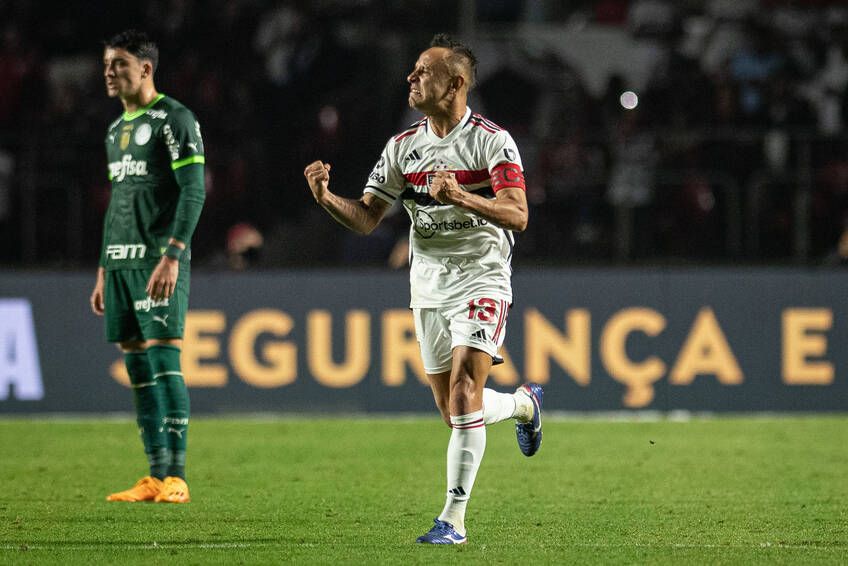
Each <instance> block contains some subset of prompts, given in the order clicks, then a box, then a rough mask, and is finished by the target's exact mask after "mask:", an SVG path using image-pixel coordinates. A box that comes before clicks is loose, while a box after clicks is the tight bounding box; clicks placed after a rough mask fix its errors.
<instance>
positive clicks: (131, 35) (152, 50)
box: [103, 29, 159, 71]
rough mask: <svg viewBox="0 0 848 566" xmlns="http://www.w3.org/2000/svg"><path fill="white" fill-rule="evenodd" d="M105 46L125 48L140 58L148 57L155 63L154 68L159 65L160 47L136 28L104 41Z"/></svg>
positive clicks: (151, 62)
mask: <svg viewBox="0 0 848 566" xmlns="http://www.w3.org/2000/svg"><path fill="white" fill-rule="evenodd" d="M103 45H104V46H105V47H114V48H118V49H125V50H127V51H128V52H129V53H131V54H133V55H134V56H136V57H138V58H139V59H147V60H148V61H150V64H151V65H153V70H154V71H155V70H156V67H157V66H158V65H159V47H158V46H157V45H156V42H155V41H153V40H152V39H150V37H148V35H147V34H146V33H144V32H143V31H138V30H136V29H128V30H124V31H122V32H121V33H118V34H115V35H113V36H112V37H111V38H109V39H108V40H106V41H104V42H103Z"/></svg>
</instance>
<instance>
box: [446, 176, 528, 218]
mask: <svg viewBox="0 0 848 566" xmlns="http://www.w3.org/2000/svg"><path fill="white" fill-rule="evenodd" d="M430 196H431V197H433V198H434V199H436V200H437V201H439V202H440V203H442V204H453V205H456V206H460V207H462V208H465V209H466V210H470V211H471V212H474V213H475V214H477V215H478V216H480V217H482V218H485V219H486V220H488V221H489V222H492V223H493V224H495V225H496V226H499V227H501V228H505V229H507V230H512V231H514V232H523V231H524V229H525V228H527V218H528V211H527V195H526V194H525V193H524V191H523V190H522V189H520V188H518V187H505V188H503V189H501V190H499V191H498V192H497V193H496V195H495V199H494V200H491V199H487V198H483V197H481V196H479V195H475V194H473V193H469V192H467V191H464V190H462V188H461V187H460V186H459V183H457V181H456V177H455V176H454V174H453V173H449V172H447V171H438V172H436V175H435V178H434V179H433V182H432V184H431V185H430Z"/></svg>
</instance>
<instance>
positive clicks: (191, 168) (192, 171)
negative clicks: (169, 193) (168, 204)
mask: <svg viewBox="0 0 848 566" xmlns="http://www.w3.org/2000/svg"><path fill="white" fill-rule="evenodd" d="M174 176H175V177H176V179H177V185H179V187H180V198H179V200H178V201H177V212H176V214H175V216H174V232H173V234H171V235H172V236H173V237H174V238H176V239H177V240H179V241H181V242H185V244H186V245H188V244H189V242H191V235H192V234H194V228H195V227H196V226H197V221H198V220H199V219H200V211H201V210H202V209H203V201H204V200H206V189H205V187H204V166H203V163H192V164H190V165H186V166H185V167H180V168H179V169H176V170H175V171H174Z"/></svg>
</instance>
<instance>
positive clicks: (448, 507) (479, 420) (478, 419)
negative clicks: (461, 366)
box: [439, 391, 509, 536]
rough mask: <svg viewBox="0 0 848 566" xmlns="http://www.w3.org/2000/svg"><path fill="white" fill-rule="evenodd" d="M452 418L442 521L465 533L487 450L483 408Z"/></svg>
mask: <svg viewBox="0 0 848 566" xmlns="http://www.w3.org/2000/svg"><path fill="white" fill-rule="evenodd" d="M493 393H494V391H493ZM507 397H508V395H507ZM507 418H509V417H507ZM450 420H451V427H452V431H451V437H450V442H449V443H448V454H447V461H448V470H447V471H448V473H447V479H448V493H447V499H446V501H445V508H444V509H442V512H441V514H440V515H439V520H440V521H446V522H448V523H450V524H451V525H453V527H454V529H456V531H457V532H458V533H460V534H461V535H463V536H464V535H465V506H466V505H467V504H468V498H469V497H470V496H471V488H472V487H474V478H476V477H477V470H479V469H480V462H481V461H482V460H483V453H484V452H485V451H486V423H485V422H484V421H483V411H476V412H474V413H469V414H467V415H459V416H451V418H450Z"/></svg>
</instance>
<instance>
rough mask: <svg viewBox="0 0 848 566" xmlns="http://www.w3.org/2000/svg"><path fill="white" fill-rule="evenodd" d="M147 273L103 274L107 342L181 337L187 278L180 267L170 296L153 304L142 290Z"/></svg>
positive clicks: (109, 272) (113, 272) (187, 272)
mask: <svg viewBox="0 0 848 566" xmlns="http://www.w3.org/2000/svg"><path fill="white" fill-rule="evenodd" d="M151 273H152V269H122V270H117V271H107V272H106V281H105V286H104V289H103V295H104V296H103V303H104V305H105V307H106V312H105V318H106V340H108V341H109V342H129V341H134V340H151V339H155V338H182V337H183V330H184V328H185V317H186V312H187V311H188V287H189V280H190V278H191V274H190V273H189V270H188V269H187V268H186V267H185V266H182V265H181V266H180V274H179V277H177V285H176V288H175V289H174V294H173V295H171V297H170V298H168V299H163V300H161V301H153V300H152V299H151V298H150V297H148V296H147V291H146V290H145V289H146V287H147V281H148V280H149V279H150V274H151Z"/></svg>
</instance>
